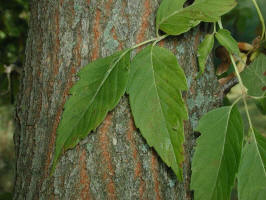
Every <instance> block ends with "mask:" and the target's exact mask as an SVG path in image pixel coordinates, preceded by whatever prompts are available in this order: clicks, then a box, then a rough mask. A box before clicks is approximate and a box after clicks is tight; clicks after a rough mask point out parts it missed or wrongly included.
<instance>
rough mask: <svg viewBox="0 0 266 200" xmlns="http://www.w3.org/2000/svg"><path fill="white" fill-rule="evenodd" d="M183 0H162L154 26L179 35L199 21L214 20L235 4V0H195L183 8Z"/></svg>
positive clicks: (170, 33)
mask: <svg viewBox="0 0 266 200" xmlns="http://www.w3.org/2000/svg"><path fill="white" fill-rule="evenodd" d="M184 2H185V1H184V0H180V1H178V0H164V1H163V2H162V3H161V5H160V7H159V9H158V12H157V16H156V27H157V30H158V29H160V30H162V31H164V32H165V33H167V34H169V35H179V34H182V33H184V32H187V31H188V30H190V29H191V28H192V27H195V26H197V25H198V24H199V23H200V22H201V21H204V22H215V21H218V20H219V18H220V16H222V15H223V14H225V13H227V12H229V11H230V10H231V9H232V8H234V7H235V6H236V1H235V0H222V1H221V0H219V1H217V0H195V2H194V3H193V4H192V5H190V6H188V7H185V8H183V4H184Z"/></svg>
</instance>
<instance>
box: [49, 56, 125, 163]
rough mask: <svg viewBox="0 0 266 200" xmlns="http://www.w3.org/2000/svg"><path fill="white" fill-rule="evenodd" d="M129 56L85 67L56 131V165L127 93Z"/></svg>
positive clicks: (111, 57)
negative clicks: (65, 152) (62, 155)
mask: <svg viewBox="0 0 266 200" xmlns="http://www.w3.org/2000/svg"><path fill="white" fill-rule="evenodd" d="M128 67H129V53H126V52H125V51H122V52H118V53H116V54H114V55H111V56H109V57H106V58H102V59H98V60H96V61H95V62H92V63H90V64H88V65H87V66H85V67H84V68H83V69H82V70H81V71H80V72H79V77H80V79H79V80H78V81H77V83H76V84H75V85H74V86H73V87H72V88H71V91H70V94H71V96H70V97H69V99H68V100H67V102H66V104H65V106H64V112H63V116H62V119H61V121H60V124H59V127H58V129H57V135H56V148H55V156H54V163H53V164H54V165H53V168H54V167H55V164H56V162H57V161H58V159H59V156H60V155H61V153H62V152H64V151H66V150H67V149H70V148H73V147H74V146H75V145H76V144H77V143H78V142H79V141H80V140H81V139H83V138H85V137H86V136H87V135H88V134H89V133H90V132H91V131H92V130H95V129H96V128H97V126H99V124H100V123H101V122H102V121H103V120H104V118H105V116H106V114H107V112H108V111H110V110H112V109H113V108H114V107H115V106H116V105H117V103H118V101H119V99H120V98H121V96H122V95H123V94H124V92H125V88H126V84H127V80H128Z"/></svg>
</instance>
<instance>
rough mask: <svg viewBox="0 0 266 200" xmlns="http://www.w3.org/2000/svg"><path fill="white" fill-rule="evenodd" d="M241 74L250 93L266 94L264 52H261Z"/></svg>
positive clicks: (265, 57) (253, 94) (254, 94)
mask: <svg viewBox="0 0 266 200" xmlns="http://www.w3.org/2000/svg"><path fill="white" fill-rule="evenodd" d="M240 75H241V77H242V80H243V83H244V85H245V87H246V88H247V89H248V94H249V95H251V96H264V95H265V94H266V56H265V55H264V54H262V53H261V54H260V55H259V56H258V57H257V58H256V59H255V60H254V61H253V62H252V63H251V64H250V65H249V66H248V67H246V69H245V70H244V71H243V72H242V73H241V74H240Z"/></svg>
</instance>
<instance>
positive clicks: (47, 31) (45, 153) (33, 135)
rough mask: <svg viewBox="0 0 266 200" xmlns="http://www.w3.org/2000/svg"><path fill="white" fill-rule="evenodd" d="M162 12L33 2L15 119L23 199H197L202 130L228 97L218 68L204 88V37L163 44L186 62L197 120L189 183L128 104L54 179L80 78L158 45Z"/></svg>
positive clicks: (58, 0)
mask: <svg viewBox="0 0 266 200" xmlns="http://www.w3.org/2000/svg"><path fill="white" fill-rule="evenodd" d="M160 2H161V1H159V0H158V1H155V0H116V1H114V0H32V1H31V19H30V28H29V33H28V40H27V47H26V61H25V67H24V75H23V78H22V81H21V83H22V84H21V91H20V95H19V97H18V102H17V110H16V124H17V128H16V131H15V135H14V141H15V146H16V156H17V162H16V179H15V189H14V199H27V200H30V199H45V200H46V199H67V200H71V199H73V200H77V199H123V200H124V199H157V200H159V199H166V200H169V199H193V193H192V192H191V191H190V189H189V184H190V175H191V170H190V166H191V157H192V154H193V147H194V146H195V139H196V136H195V134H194V133H193V129H194V128H195V126H196V125H197V122H198V119H199V118H200V117H201V116H202V115H203V114H204V113H206V112H207V111H209V110H210V109H212V108H214V107H217V106H219V105H220V102H221V97H222V94H221V93H220V92H219V91H220V90H219V87H218V83H217V81H216V78H215V74H214V70H213V66H212V61H211V58H209V60H208V63H207V70H206V73H204V75H203V76H201V77H200V78H198V79H196V76H197V73H198V66H197V58H196V50H197V47H198V45H199V43H200V41H201V40H202V36H203V35H204V32H203V31H201V30H200V29H199V28H195V29H193V30H192V31H190V32H189V33H187V34H185V35H183V36H178V37H170V38H169V39H167V40H166V41H165V42H161V43H160V45H163V46H165V47H167V48H169V49H170V50H171V51H172V52H173V53H174V54H175V55H176V56H177V58H178V60H179V63H180V65H181V66H182V67H183V68H184V70H185V73H186V75H187V80H188V86H189V91H188V92H186V93H184V97H185V99H186V103H187V106H188V109H189V116H190V119H189V121H188V122H186V123H185V138H186V142H185V144H184V147H185V157H186V159H185V162H184V165H183V168H184V181H183V182H179V181H178V180H177V178H176V177H175V175H174V173H173V172H172V171H171V170H170V169H169V168H168V167H167V166H166V165H165V164H164V163H163V162H162V161H161V159H160V158H159V157H158V156H157V154H156V153H155V152H154V150H153V149H152V148H150V147H149V146H148V145H147V144H146V142H145V140H144V139H143V138H142V136H141V135H140V133H139V132H138V130H136V128H135V127H134V121H133V119H132V116H131V113H130V108H129V104H128V98H127V96H124V97H123V98H122V100H121V101H120V103H119V105H118V106H117V107H116V108H115V109H114V110H113V111H111V112H110V113H108V115H107V117H106V119H105V120H104V122H103V123H102V124H101V125H100V127H99V128H98V129H97V130H96V131H95V132H93V133H90V134H89V136H88V137H87V138H86V139H84V140H82V141H81V142H80V143H79V144H78V145H77V146H76V147H75V148H74V149H72V150H69V151H67V152H66V153H65V154H64V156H62V158H61V159H60V162H59V163H58V165H57V168H56V171H55V173H54V174H53V176H50V170H51V164H52V159H53V152H54V147H55V139H56V129H57V127H58V124H59V121H60V117H61V115H62V112H63V106H64V103H65V102H66V100H67V98H68V92H69V89H70V88H71V86H72V85H73V83H74V82H75V81H76V80H77V77H76V72H77V71H79V69H80V68H81V67H83V66H84V65H86V64H88V63H89V62H91V61H93V60H96V59H97V58H100V57H105V56H108V55H110V54H112V53H114V52H115V51H117V50H121V49H125V48H127V47H130V46H132V45H134V44H136V43H139V42H142V41H144V40H146V39H150V38H152V37H154V36H155V16H156V10H157V8H158V6H159V3H160ZM138 50H139V49H138ZM138 50H137V51H138Z"/></svg>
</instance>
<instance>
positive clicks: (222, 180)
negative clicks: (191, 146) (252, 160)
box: [191, 106, 243, 200]
mask: <svg viewBox="0 0 266 200" xmlns="http://www.w3.org/2000/svg"><path fill="white" fill-rule="evenodd" d="M197 131H199V132H200V133H201V134H202V135H201V136H200V137H199V139H198V142H197V147H196V151H195V154H194V157H193V161H192V177H191V189H193V190H194V197H195V200H212V199H215V200H224V199H230V194H231V189H232V187H233V185H234V182H235V176H236V173H237V170H238V166H239V162H240V157H241V150H242V142H243V124H242V119H241V116H240V114H239V112H238V110H237V107H236V106H234V107H232V106H226V107H222V108H218V109H215V110H212V111H210V112H208V113H207V114H206V115H205V116H203V117H202V118H201V119H200V121H199V125H198V127H197Z"/></svg>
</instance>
